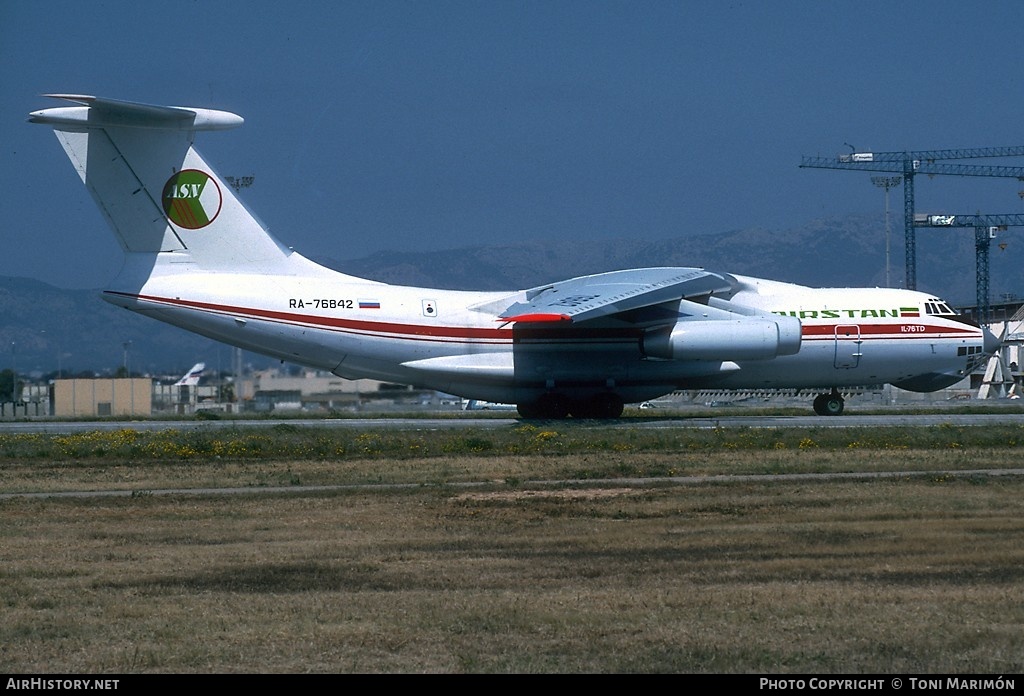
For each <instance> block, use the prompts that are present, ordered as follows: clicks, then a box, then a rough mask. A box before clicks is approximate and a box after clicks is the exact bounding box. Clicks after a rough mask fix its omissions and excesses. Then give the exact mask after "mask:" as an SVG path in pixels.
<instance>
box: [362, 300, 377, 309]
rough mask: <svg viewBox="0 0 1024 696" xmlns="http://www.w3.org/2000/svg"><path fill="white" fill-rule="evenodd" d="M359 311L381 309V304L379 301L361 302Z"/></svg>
mask: <svg viewBox="0 0 1024 696" xmlns="http://www.w3.org/2000/svg"><path fill="white" fill-rule="evenodd" d="M359 309H380V302H378V301H377V300H359Z"/></svg>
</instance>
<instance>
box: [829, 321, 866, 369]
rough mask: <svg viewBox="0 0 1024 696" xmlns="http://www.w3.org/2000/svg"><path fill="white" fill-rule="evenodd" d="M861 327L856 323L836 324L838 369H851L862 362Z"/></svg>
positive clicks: (836, 364)
mask: <svg viewBox="0 0 1024 696" xmlns="http://www.w3.org/2000/svg"><path fill="white" fill-rule="evenodd" d="M862 344H863V341H861V338H860V327H859V326H857V325H856V324H839V325H837V326H836V356H835V363H834V364H835V366H836V369H841V370H849V369H852V368H854V367H857V365H859V364H860V357H861V345H862Z"/></svg>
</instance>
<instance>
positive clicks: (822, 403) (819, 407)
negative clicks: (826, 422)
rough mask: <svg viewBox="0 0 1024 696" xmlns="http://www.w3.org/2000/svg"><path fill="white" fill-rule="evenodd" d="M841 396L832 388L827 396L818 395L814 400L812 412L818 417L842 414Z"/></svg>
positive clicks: (843, 403)
mask: <svg viewBox="0 0 1024 696" xmlns="http://www.w3.org/2000/svg"><path fill="white" fill-rule="evenodd" d="M844 406H845V402H844V401H843V395H842V394H840V393H839V391H838V390H837V389H836V388H835V387H833V388H832V391H831V392H829V393H828V394H818V396H816V397H815V398H814V412H815V413H817V414H818V415H819V416H839V415H842V413H843V407H844Z"/></svg>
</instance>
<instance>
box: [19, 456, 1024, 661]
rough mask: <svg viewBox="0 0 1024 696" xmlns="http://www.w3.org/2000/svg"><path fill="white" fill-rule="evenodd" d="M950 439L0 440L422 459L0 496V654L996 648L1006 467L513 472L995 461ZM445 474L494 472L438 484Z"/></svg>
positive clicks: (47, 657)
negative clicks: (191, 490) (315, 488)
mask: <svg viewBox="0 0 1024 696" xmlns="http://www.w3.org/2000/svg"><path fill="white" fill-rule="evenodd" d="M965 456H967V455H965V453H964V452H962V451H959V452H958V451H930V450H929V451H914V450H905V451H901V452H899V455H898V458H895V457H893V454H892V453H890V452H883V451H876V450H860V449H855V450H851V451H850V452H843V453H839V454H837V453H835V452H807V451H796V450H789V451H782V452H779V451H774V450H772V451H762V452H746V453H738V454H737V453H735V452H717V453H715V452H712V453H697V454H679V453H662V454H657V453H640V454H629V453H626V454H618V453H606V454H600V453H587V454H585V455H567V456H565V457H558V458H552V457H549V456H504V455H490V456H488V455H481V456H476V457H473V456H468V455H459V456H454V457H450V458H444V457H440V458H437V457H435V458H429V459H420V460H415V459H414V460H403V461H387V460H380V459H378V460H375V461H362V462H360V461H346V462H344V463H341V464H332V463H331V462H322V461H289V462H275V461H254V462H219V463H211V462H206V463H204V462H196V461H192V462H186V463H181V462H163V463H160V464H149V463H147V464H146V465H145V466H138V465H136V466H132V465H131V464H130V463H115V464H113V465H109V466H108V465H104V464H103V463H102V462H92V463H89V464H87V465H83V464H81V463H74V462H70V463H69V462H64V463H60V464H54V463H52V462H41V461H35V462H29V463H25V462H13V461H12V462H8V463H6V464H5V465H4V468H3V470H2V476H3V478H2V484H3V485H2V487H3V490H4V491H11V490H27V489H28V488H34V489H39V488H40V487H43V488H47V489H49V490H55V489H57V488H65V489H72V488H78V487H82V488H93V489H105V488H114V487H125V488H128V489H132V490H136V491H145V490H154V489H157V488H163V487H167V486H175V487H176V486H186V485H218V486H220V485H242V486H254V487H259V486H266V485H279V484H284V485H287V484H288V483H289V482H291V483H302V484H323V483H332V484H338V483H352V482H357V481H368V480H374V479H376V480H381V481H396V482H421V483H423V484H425V485H424V486H422V487H417V488H411V489H397V488H396V489H387V488H385V489H375V490H363V489H349V490H342V491H329V492H296V493H283V494H276V493H275V494H270V493H256V494H252V495H249V494H244V495H231V496H220V495H171V496H164V495H147V494H145V493H144V492H140V493H138V494H136V495H134V496H132V497H122V498H89V499H64V498H59V499H58V498H46V499H26V498H16V499H9V500H4V501H0V520H2V526H0V602H2V606H3V621H2V622H0V671H3V672H8V673H26V672H27V673H31V672H46V673H56V672H71V673H81V672H90V673H131V672H761V673H786V672H800V673H807V672H815V673H825V672H861V673H914V674H920V673H928V672H942V673H948V672H955V673H995V674H1014V673H1019V672H1021V670H1022V669H1024V657H1022V656H1024V601H1022V600H1024V544H1021V539H1022V538H1024V535H1022V533H1024V515H1022V512H1024V510H1022V508H1024V502H1022V501H1024V495H1022V494H1024V480H1022V479H1021V478H1019V477H1013V476H1005V477H982V476H972V475H958V476H949V475H939V476H931V475H923V476H913V477H906V478H898V479H883V480H871V481H843V480H820V481H802V482H799V483H793V482H786V481H778V482H749V481H733V482H727V483H706V484H699V485H692V484H687V485H664V484H663V485H657V486H638V485H626V484H622V485H617V484H612V483H608V482H602V483H600V484H598V485H595V486H593V487H589V488H588V487H585V486H567V485H555V486H543V487H538V486H531V485H527V484H525V483H523V482H525V481H527V480H531V479H555V478H561V477H562V476H564V475H565V474H567V473H570V472H572V471H585V472H588V473H589V475H590V476H591V477H592V478H594V477H597V476H598V475H600V474H607V473H614V472H615V471H619V470H621V469H622V466H623V464H624V463H628V464H629V467H628V468H629V470H630V471H637V470H643V469H645V468H649V469H657V470H659V471H668V470H671V471H674V472H676V474H678V475H688V474H711V473H715V474H717V473H733V472H735V471H737V470H743V469H747V468H749V467H750V466H751V462H748V461H745V459H746V458H748V457H749V458H756V457H761V458H762V464H764V465H765V466H767V467H768V470H772V469H773V468H777V469H779V470H787V469H786V467H787V466H792V467H796V468H797V469H799V470H826V471H827V470H835V469H847V470H859V469H885V468H887V467H888V468H890V469H898V470H903V469H913V468H919V467H924V466H925V465H927V464H929V463H930V464H932V465H934V468H935V469H945V468H958V469H963V468H966V466H967V465H968V464H970V465H973V466H977V467H988V466H994V467H1007V466H1017V465H1018V463H1019V454H1018V452H1017V450H1016V448H1005V449H1000V448H989V449H986V450H984V451H983V452H980V453H979V452H974V453H971V454H970V455H969V458H968V459H967V460H965V459H964V458H965ZM772 458H778V461H777V462H773V461H771V460H772ZM624 460H628V461H626V462H624ZM787 461H788V462H790V463H789V464H787ZM26 480H28V481H29V483H26ZM470 480H476V481H491V482H493V483H491V484H489V485H486V486H481V487H473V488H468V489H467V488H460V487H455V486H451V485H447V484H449V483H455V482H465V481H470ZM126 482H127V485H125V483H126Z"/></svg>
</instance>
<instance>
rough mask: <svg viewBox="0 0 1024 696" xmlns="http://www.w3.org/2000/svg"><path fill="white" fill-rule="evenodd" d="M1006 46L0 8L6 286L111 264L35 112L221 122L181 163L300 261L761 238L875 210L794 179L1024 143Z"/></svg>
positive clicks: (910, 4)
mask: <svg viewBox="0 0 1024 696" xmlns="http://www.w3.org/2000/svg"><path fill="white" fill-rule="evenodd" d="M1021 27H1024V3H1020V2H1010V1H1007V2H994V1H990V2H986V1H984V0H982V1H981V2H975V3H964V2H953V1H942V0H938V1H934V2H923V1H913V0H911V1H904V2H892V1H887V2H875V1H873V0H858V1H857V2H825V1H817V2H811V1H808V2H786V1H782V2H739V1H737V2H713V1H710V0H709V1H707V2H703V1H701V2H698V1H695V0H686V1H680V2H639V3H638V2H602V1H589V2H569V1H565V2H559V1H557V0H549V1H546V2H495V1H487V2H483V1H481V2H439V1H431V2H397V1H387V0H378V1H375V2H303V1H302V0H297V1H296V2H292V3H258V2H192V1H188V2H159V3H157V2H140V1H139V0H132V1H130V2H129V1H122V0H109V1H104V0H93V1H92V2H88V3H82V2H79V1H75V2H63V1H61V0H58V1H55V2H35V1H32V0H2V1H0V70H2V77H3V79H2V83H0V84H2V87H3V89H0V186H2V190H3V192H4V193H3V195H2V196H0V220H2V223H0V235H2V241H3V249H4V252H3V254H2V255H0V276H25V277H31V278H36V279H39V280H43V281H45V282H48V283H51V284H54V285H57V286H60V287H80V288H99V287H102V286H103V285H104V283H105V282H106V281H108V280H109V279H110V278H112V277H113V275H114V274H115V273H116V271H117V268H118V267H119V265H120V251H119V249H118V247H117V246H116V244H115V243H114V241H113V238H112V236H111V235H110V233H109V232H108V231H107V229H106V226H105V223H104V222H103V219H102V217H101V216H100V214H99V212H98V211H97V210H96V209H95V206H94V204H93V202H92V200H91V198H90V197H89V195H88V193H87V192H86V190H85V188H84V187H83V186H82V185H81V182H80V181H79V180H78V178H77V176H76V175H75V173H74V171H73V170H72V168H71V165H70V164H69V163H68V161H67V159H66V157H65V156H64V153H63V151H62V150H61V148H60V145H59V144H58V143H57V141H56V139H55V138H54V137H53V135H52V133H51V132H50V130H49V129H48V128H45V127H42V126H33V125H30V124H28V123H26V121H25V119H26V116H27V114H28V112H29V111H32V110H35V109H39V108H42V107H45V106H49V105H50V102H49V100H47V99H44V98H42V97H40V96H39V95H40V94H43V93H47V92H66V93H67V92H71V93H86V94H96V95H100V96H106V97H112V98H118V99H129V100H136V101H143V102H150V103H157V104H173V105H182V106H203V107H212V108H222V109H227V110H229V111H233V112H235V113H238V114H240V115H242V116H243V117H244V118H245V119H246V123H245V125H244V126H243V127H242V128H240V129H237V130H233V131H228V132H221V133H202V134H200V136H199V138H198V140H197V143H196V146H197V149H199V150H200V151H201V152H202V153H203V154H204V156H205V157H206V158H207V159H208V160H209V161H210V162H211V163H212V164H213V165H214V166H215V167H216V168H217V169H218V171H219V172H220V173H221V174H222V175H234V176H243V175H253V176H254V177H255V183H254V184H253V186H252V187H251V188H250V189H248V190H247V191H246V192H245V193H244V198H245V199H246V202H247V203H248V204H249V206H250V207H251V208H252V209H253V210H254V211H255V212H256V213H257V214H258V215H259V216H260V218H261V219H262V220H263V221H264V222H265V223H266V224H267V225H268V227H269V228H270V229H271V231H272V232H273V233H274V234H275V235H276V236H277V237H278V238H280V239H281V240H282V241H283V242H284V243H286V244H287V245H289V246H293V247H295V248H296V249H298V250H300V251H302V252H303V253H304V254H306V255H307V256H314V257H315V256H329V257H333V258H336V259H346V258H358V257H361V256H365V255H368V254H371V253H374V252H377V251H383V250H405V251H418V250H424V251H425V250H438V249H457V248H459V247H466V246H479V245H494V244H501V243H503V242H506V241H511V240H535V239H546V238H558V239H571V240H578V243H579V244H581V245H585V244H587V243H588V240H590V239H595V238H601V239H622V240H624V243H628V240H631V239H664V238H674V237H682V236H687V235H695V234H711V233H716V232H727V231H730V230H734V229H738V228H745V227H753V226H761V227H767V228H769V229H773V230H779V231H780V233H782V232H783V231H784V230H785V229H786V228H787V227H794V226H800V225H803V224H806V223H807V222H809V221H811V220H814V219H816V218H820V217H823V216H834V215H844V214H851V213H872V212H878V213H879V214H880V213H881V211H882V210H883V208H884V197H883V194H882V193H881V191H880V190H879V189H876V188H875V187H873V186H872V185H871V183H870V180H869V175H868V174H867V173H852V172H833V171H826V170H810V169H800V168H799V167H798V164H799V162H800V157H801V156H802V155H833V154H835V153H838V152H845V151H849V148H848V147H847V146H846V145H845V143H849V144H852V145H854V146H855V147H856V148H857V149H858V150H869V149H874V150H877V151H886V150H906V149H911V150H913V149H940V148H959V147H983V146H1010V145H1024V132H1021V127H1020V118H1021V111H1022V108H1024V91H1022V90H1021V82H1022V79H1024V78H1022V75H1024V71H1022V66H1024V61H1022V60H1021V58H1022V53H1024V42H1021V40H1020V32H1021ZM1021 159H1024V158H1021ZM976 163H989V164H1017V165H1024V161H1021V160H1008V161H998V160H981V161H976ZM1022 188H1024V184H1022V183H1021V182H1017V181H1015V180H1003V179H975V180H965V179H942V178H936V179H933V180H928V179H926V178H924V177H919V181H918V184H917V200H918V210H919V211H929V212H931V211H942V212H952V213H957V212H959V213H973V212H978V211H981V212H986V213H1024V199H1022V198H1021V196H1020V195H1018V191H1020V190H1021V189H1022ZM893 201H894V207H895V209H896V210H897V211H898V210H899V206H900V205H901V202H900V201H901V198H900V197H899V192H896V196H895V197H894V198H893ZM895 221H896V222H895V225H894V227H895V228H896V229H900V221H899V217H898V215H897V217H896V218H895ZM1010 234H1024V232H1022V231H1018V232H1016V233H1013V232H1011V233H1010ZM699 263H700V261H699V259H695V260H694V265H699Z"/></svg>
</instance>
